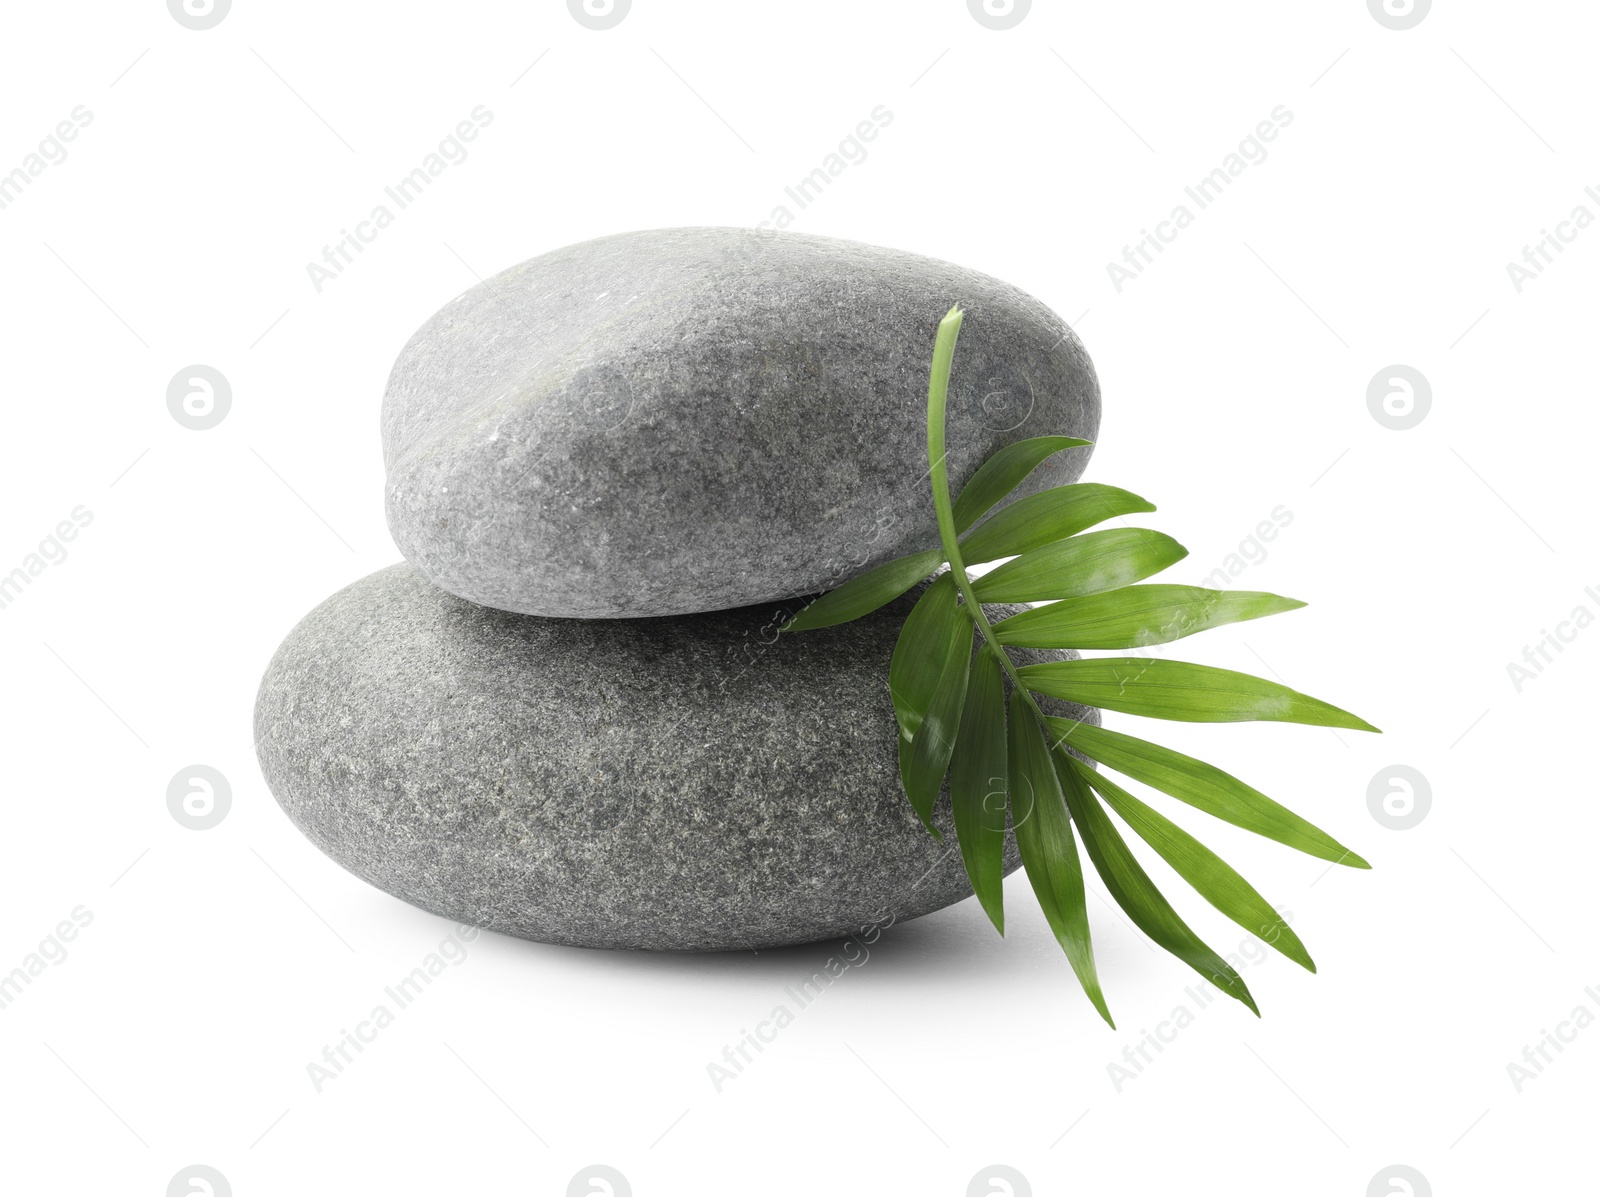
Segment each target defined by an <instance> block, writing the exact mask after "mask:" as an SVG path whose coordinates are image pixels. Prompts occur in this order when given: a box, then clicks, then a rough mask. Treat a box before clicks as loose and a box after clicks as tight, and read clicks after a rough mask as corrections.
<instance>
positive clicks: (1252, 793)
mask: <svg viewBox="0 0 1600 1197" xmlns="http://www.w3.org/2000/svg"><path fill="white" fill-rule="evenodd" d="M1045 722H1046V724H1047V725H1048V726H1049V728H1050V732H1051V734H1052V735H1053V736H1054V737H1055V738H1056V741H1057V743H1058V744H1059V743H1062V742H1065V743H1067V744H1070V745H1071V746H1072V747H1073V748H1076V749H1077V750H1078V751H1079V752H1081V753H1083V754H1084V755H1085V756H1088V757H1092V758H1093V759H1095V760H1097V761H1099V762H1100V763H1101V764H1102V765H1105V766H1107V767H1108V768H1112V769H1115V770H1116V771H1117V772H1118V773H1126V774H1127V775H1128V776H1129V777H1131V778H1133V779H1134V780H1135V781H1142V782H1144V783H1145V785H1148V786H1153V787H1155V788H1156V789H1158V790H1160V791H1161V792H1162V793H1163V794H1170V795H1171V796H1172V797H1174V798H1176V799H1178V800H1179V801H1180V802H1187V803H1188V804H1189V805H1190V806H1193V807H1196V808H1197V809H1199V810H1203V811H1205V812H1206V813H1207V814H1209V815H1215V816H1216V817H1217V818H1219V819H1222V820H1224V821H1225V822H1228V823H1232V824H1233V825H1234V826H1235V827H1243V828H1244V829H1245V830H1246V831H1253V832H1255V833H1256V834H1257V835H1263V836H1266V837H1267V838H1268V839H1269V840H1276V841H1277V842H1278V843H1280V844H1285V845H1287V846H1288V847H1290V848H1295V849H1297V850H1299V851H1301V852H1305V853H1307V854H1308V855H1311V856H1315V857H1318V858H1319V859H1321V860H1331V861H1333V862H1334V863H1335V864H1344V865H1349V866H1351V867H1352V868H1358V869H1369V868H1371V867H1372V866H1371V865H1369V864H1368V863H1367V862H1366V861H1364V860H1362V859H1361V857H1359V856H1357V855H1356V854H1355V853H1354V852H1352V851H1350V849H1348V848H1346V847H1345V846H1344V845H1343V844H1341V843H1339V841H1338V840H1336V839H1334V838H1333V837H1332V836H1331V835H1329V834H1328V833H1327V832H1325V831H1323V830H1321V829H1320V828H1317V827H1315V826H1313V825H1312V824H1310V823H1308V822H1306V821H1305V820H1304V819H1302V818H1301V817H1300V816H1299V815H1297V814H1295V813H1294V812H1293V811H1292V810H1289V809H1288V808H1287V807H1285V806H1281V805H1279V804H1278V803H1276V802H1274V801H1273V800H1272V799H1271V798H1268V797H1267V796H1266V795H1265V794H1263V793H1262V792H1261V791H1260V790H1257V789H1255V788H1254V787H1252V786H1247V785H1245V783H1244V782H1242V781H1240V780H1239V779H1238V778H1237V777H1234V776H1233V775H1231V774H1228V773H1224V772H1223V771H1222V770H1221V769H1218V768H1217V767H1216V766H1215V765H1208V764H1206V763H1205V762H1204V761H1199V760H1196V759H1195V758H1194V757H1192V756H1185V755H1184V754H1183V753H1181V752H1174V751H1173V750H1172V749H1170V748H1163V747H1161V745H1159V744H1152V743H1150V742H1149V741H1148V740H1140V739H1138V738H1137V737H1135V736H1128V735H1123V734H1122V733H1121V732H1114V731H1110V730H1108V729H1107V728H1103V727H1096V726H1094V724H1092V723H1079V722H1078V721H1077V720H1074V719H1055V718H1047V719H1046V720H1045Z"/></svg>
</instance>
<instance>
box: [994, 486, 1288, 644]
mask: <svg viewBox="0 0 1600 1197" xmlns="http://www.w3.org/2000/svg"><path fill="white" fill-rule="evenodd" d="M1007 510H1010V508H1008V509H1007ZM997 572H998V571H997ZM1303 606H1305V604H1304V603H1302V602H1300V601H1298V600H1297V599H1290V598H1282V597H1280V596H1278V595H1276V594H1264V593H1262V592H1260V591H1255V590H1206V589H1203V588H1201V587H1199V586H1170V585H1166V584H1161V583H1158V584H1155V585H1150V586H1124V587H1123V588H1122V589H1120V590H1112V591H1108V592H1106V593H1105V594H1090V595H1085V596H1084V597H1082V598H1069V599H1063V600H1062V601H1061V602H1059V603H1051V604H1050V605H1049V606H1047V607H1035V608H1033V610H1031V611H1023V612H1020V613H1019V614H1016V615H1013V616H1012V617H1011V618H1010V619H1002V620H1001V621H1000V622H999V623H997V624H995V625H994V630H995V634H996V635H998V636H999V637H1000V643H1001V644H1010V645H1015V646H1016V647H1018V648H1143V647H1145V646H1147V645H1151V644H1165V643H1167V642H1168V641H1171V640H1179V639H1182V638H1183V637H1184V636H1192V635H1194V634H1195V633H1196V632H1203V631H1205V630H1206V629H1207V628H1214V627H1220V626H1221V625H1223V624H1228V623H1238V622H1240V621H1242V620H1246V619H1260V618H1262V617H1263V616H1266V615H1276V614H1278V613H1279V612H1281V611H1293V610H1295V609H1296V608H1298V607H1303Z"/></svg>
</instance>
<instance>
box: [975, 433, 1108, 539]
mask: <svg viewBox="0 0 1600 1197" xmlns="http://www.w3.org/2000/svg"><path fill="white" fill-rule="evenodd" d="M1090 443H1091V442H1089V441H1084V440H1079V439H1078V438H1077V437H1075V436H1036V437H1033V438H1031V439H1029V440H1025V441H1017V442H1016V443H1015V444H1012V445H1007V446H1006V447H1005V448H1004V449H1001V450H1000V451H999V452H998V453H996V454H995V455H994V456H993V457H991V458H989V460H988V461H986V462H984V463H983V465H981V466H979V467H978V472H977V473H976V474H974V475H973V476H972V477H971V478H970V479H969V480H968V481H967V484H966V486H964V487H962V488H961V494H960V495H959V496H958V497H957V498H956V501H955V506H954V507H953V508H952V511H953V513H954V516H955V523H956V531H957V532H958V533H959V532H965V531H966V530H967V529H968V528H970V527H972V525H973V524H975V523H977V522H978V520H979V519H980V518H981V517H982V516H983V514H984V513H985V512H986V511H988V510H989V508H991V507H993V506H994V505H995V504H996V503H998V502H999V501H1000V500H1001V499H1003V498H1005V497H1006V496H1007V495H1009V494H1010V493H1011V492H1012V491H1014V490H1016V489H1017V487H1018V486H1020V485H1022V481H1023V479H1025V478H1026V477H1027V476H1028V475H1029V474H1031V473H1033V471H1034V469H1035V468H1036V467H1037V466H1038V465H1039V463H1040V462H1042V461H1044V459H1045V458H1047V457H1050V456H1051V455H1053V454H1056V453H1059V452H1061V450H1063V449H1075V448H1080V447H1082V446H1084V445H1088V444H1090Z"/></svg>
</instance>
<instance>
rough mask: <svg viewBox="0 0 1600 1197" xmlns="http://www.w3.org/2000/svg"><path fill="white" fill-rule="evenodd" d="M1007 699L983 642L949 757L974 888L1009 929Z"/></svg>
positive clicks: (954, 807)
mask: <svg viewBox="0 0 1600 1197" xmlns="http://www.w3.org/2000/svg"><path fill="white" fill-rule="evenodd" d="M1006 774H1007V770H1006V699H1005V686H1004V681H1003V678H1002V676H1001V672H1000V662H999V661H998V660H996V659H995V656H994V650H992V649H991V648H990V647H989V646H988V645H984V646H983V647H982V648H980V649H979V650H978V655H977V658H976V659H975V660H974V661H973V663H972V674H971V677H970V678H969V679H968V681H967V698H966V703H965V705H964V707H963V709H962V712H961V730H960V732H959V733H958V734H957V736H956V748H955V753H954V755H952V756H951V758H950V806H951V811H952V813H953V814H954V816H955V825H956V842H957V843H958V844H960V845H961V859H962V862H963V863H964V864H965V865H966V866H967V878H968V879H969V880H970V881H971V882H972V892H973V893H975V894H977V895H978V903H979V904H980V905H981V906H982V907H983V910H984V913H985V914H987V915H988V916H989V921H990V922H992V923H993V924H994V926H995V930H997V931H999V932H1000V934H1001V935H1004V934H1005V933H1006V921H1005V911H1004V906H1003V902H1002V896H1001V884H1000V883H1001V881H1002V880H1004V872H1003V870H1004V864H1003V860H1002V858H1003V856H1004V855H1005V845H1006Z"/></svg>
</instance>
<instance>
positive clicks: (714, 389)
mask: <svg viewBox="0 0 1600 1197" xmlns="http://www.w3.org/2000/svg"><path fill="white" fill-rule="evenodd" d="M958 301H959V302H960V303H961V304H962V306H963V307H964V308H965V309H966V312H967V319H966V323H965V325H964V327H963V329H962V332H961V341H960V346H959V348H958V350H957V353H956V360H955V369H954V373H953V376H952V385H951V390H950V396H949V445H950V480H951V486H952V488H953V489H957V488H959V487H960V485H961V484H962V483H963V482H965V481H966V480H967V479H968V478H969V477H970V476H971V475H972V473H973V472H974V471H975V470H976V469H977V468H978V466H979V465H980V464H982V462H983V461H984V460H985V459H986V458H987V457H988V456H989V455H990V454H991V453H993V452H995V451H996V450H997V449H999V448H1001V447H1002V446H1004V445H1007V444H1010V443H1011V442H1013V441H1017V440H1022V439H1024V438H1026V437H1032V436H1041V435H1047V434H1062V435H1069V436H1079V437H1084V438H1086V439H1091V440H1092V439H1093V438H1094V436H1095V434H1096V431H1097V429H1098V426H1099V422H1100V390H1099V385H1098V383H1097V382H1096V381H1095V374H1094V368H1093V366H1092V365H1091V364H1090V361H1089V356H1088V354H1087V353H1086V352H1085V351H1084V348H1083V345H1082V344H1081V343H1080V342H1079V340H1078V338H1077V336H1076V335H1075V334H1074V333H1073V332H1072V330H1071V329H1070V328H1068V327H1067V326H1066V324H1065V323H1063V322H1062V320H1061V319H1060V318H1059V317H1058V316H1056V314H1055V313H1054V312H1052V311H1050V309H1049V308H1047V307H1045V306H1044V304H1042V303H1040V302H1039V301H1038V300H1036V299H1034V298H1033V297H1031V296H1029V295H1027V294H1026V293H1024V292H1022V291H1019V290H1018V289H1017V288H1016V287H1013V286H1011V285H1009V284H1007V283H1003V282H1000V281H999V280H998V279H994V278H990V277H989V276H987V275H983V274H979V273H977V272H976V271H972V270H967V269H965V268H963V267H960V266H953V265H951V264H949V263H948V262H940V261H936V260H934V259H932V258H924V257H919V256H917V255H915V254H909V253H903V252H901V251H899V250H892V249H883V248H879V247H877V246H872V245H862V244H858V243H856V242H852V241H839V240H834V239H832V238H827V237H814V236H807V235H802V234H797V233H769V232H758V231H755V230H749V229H731V228H686V229H660V230H655V231H651V232H636V233H623V234H619V235H617V236H612V237H602V238H600V239H598V240H595V241H587V242H584V243H582V244H580V245H573V246H568V247H567V248H565V249H558V250H555V251H554V252H551V253H547V254H544V255H543V256H541V257H537V258H534V259H532V260H531V261H528V262H524V263H523V264H522V265H520V266H514V267H512V268H511V269H510V270H507V271H504V272H503V273H501V274H498V275H495V276H494V277H493V278H491V279H488V280H487V281H485V282H483V283H480V284H479V285H478V286H476V287H473V288H472V289H471V290H470V291H467V292H466V293H465V294H463V295H460V296H458V297H457V298H455V299H454V300H452V301H451V302H450V303H448V304H446V305H445V307H444V308H443V309H441V310H440V311H439V312H438V313H437V314H435V315H434V316H433V317H432V318H431V319H430V320H429V321H428V322H427V323H426V324H424V325H423V326H422V328H421V329H420V330H418V331H417V333H416V334H415V335H414V336H413V337H412V338H411V340H410V341H409V342H407V344H406V346H405V348H404V349H403V350H402V351H401V353H400V356H399V359H398V360H397V361H396V362H395V365H394V369H393V371H392V373H391V374H390V376H389V384H388V390H387V393H386V394H385V396H384V404H383V447H384V463H385V468H386V472H387V480H386V506H387V512H388V519H389V527H390V529H391V531H392V532H393V534H394V538H395V541H396V543H397V544H398V545H399V546H400V551H401V552H402V553H403V554H404V555H405V557H406V559H407V560H408V561H410V562H411V563H412V564H413V565H414V566H416V567H417V568H418V569H419V570H421V571H422V573H423V574H424V575H426V576H427V577H428V578H429V579H431V580H432V581H433V582H435V583H436V584H437V585H439V586H442V587H444V589H446V590H448V591H450V592H451V593H452V594H457V595H460V596H462V597H463V598H468V599H471V600H472V601H474V602H477V603H483V604H486V605H488V606H491V607H499V608H502V609H504V610H507V611H520V612H525V613H528V614H533V615H553V616H574V617H581V618H621V617H630V616H648V615H674V614H684V613H689V612H695V611H711V610H721V609H724V608H729V607H738V606H746V605H749V604H753V603H761V602H769V601H772V600H777V599H784V598H791V597H794V596H796V595H804V594H811V593H815V592H817V591H820V590H825V589H829V588H831V587H833V586H837V585H839V584H840V583H841V582H843V581H845V580H846V579H848V578H849V577H852V576H854V575H855V574H857V573H859V572H861V571H863V570H865V569H867V568H869V567H871V566H873V565H876V564H878V563H880V562H882V561H886V560H888V559H889V558H891V557H895V556H899V555H900V554H902V553H907V552H912V551H915V550H918V549H925V548H933V547H936V546H937V544H938V536H937V533H936V529H935V524H934V515H933V505H932V501H931V499H930V497H929V494H928V483H927V447H926V439H925V438H926V427H925V423H926V415H925V412H926V403H927V388H928V366H929V358H930V356H931V354H932V349H933V338H934V330H935V328H936V326H937V324H938V322H939V320H940V318H941V317H943V315H944V314H945V312H946V311H947V310H949V308H950V306H951V305H952V304H953V303H956V302H958ZM1088 453H1089V450H1088V449H1086V448H1085V449H1072V450H1068V451H1067V452H1065V453H1062V454H1058V455H1057V456H1056V457H1054V458H1052V459H1051V460H1050V461H1049V462H1047V463H1046V464H1045V465H1044V466H1043V467H1041V468H1040V469H1039V470H1038V471H1037V472H1036V474H1035V476H1034V477H1033V479H1032V480H1031V481H1030V482H1029V483H1028V484H1027V485H1026V486H1025V487H1023V488H1022V489H1021V490H1020V491H1019V492H1018V493H1019V494H1027V493H1031V492H1032V491H1035V490H1040V489H1043V488H1045V487H1049V486H1058V485H1061V484H1063V483H1067V482H1071V481H1073V480H1075V479H1076V478H1077V477H1078V476H1079V475H1080V474H1081V473H1082V472H1083V468H1084V465H1085V464H1086V462H1087V460H1088Z"/></svg>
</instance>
